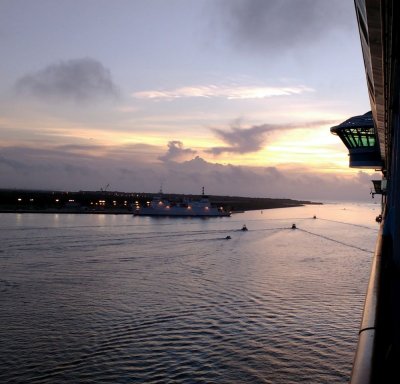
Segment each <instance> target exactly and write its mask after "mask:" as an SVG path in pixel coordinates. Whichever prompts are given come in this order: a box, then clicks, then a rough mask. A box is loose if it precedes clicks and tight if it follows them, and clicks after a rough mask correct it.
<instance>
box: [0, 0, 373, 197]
mask: <svg viewBox="0 0 400 384" xmlns="http://www.w3.org/2000/svg"><path fill="white" fill-rule="evenodd" d="M166 3H167V2H163V1H161V0H150V1H146V2H143V1H139V0H137V1H128V0H121V1H120V2H119V3H118V7H115V4H114V3H112V2H110V1H107V0H100V1H99V2H97V3H96V7H95V8H92V7H91V6H90V3H89V2H82V3H70V2H68V1H63V0H60V1H58V2H52V1H48V0H38V1H36V2H34V3H31V2H24V1H11V0H6V1H3V2H2V3H1V5H0V20H1V24H0V25H2V29H1V32H0V40H1V43H2V44H0V52H1V57H2V60H3V63H2V68H3V69H2V74H1V75H0V105H1V109H0V111H1V112H0V129H1V132H2V141H1V144H0V170H1V175H2V176H1V177H2V186H3V187H4V188H40V189H70V190H79V189H90V188H96V186H98V185H105V184H110V185H111V188H112V189H113V190H121V191H135V190H148V191H149V192H151V191H156V190H157V189H158V188H159V185H160V183H161V181H162V182H163V183H164V185H165V188H166V189H169V190H170V191H171V192H180V193H194V192H196V191H197V190H198V189H199V188H200V186H202V185H204V184H206V188H207V190H208V191H209V193H211V194H236V195H239V194H242V195H246V196H260V197H264V196H265V197H292V198H310V199H311V198H314V199H331V198H332V195H334V192H333V189H334V188H333V185H334V184H335V182H336V184H337V185H339V187H340V189H341V193H343V196H342V197H340V196H338V198H343V199H356V200H357V199H365V198H368V197H369V184H368V183H369V179H371V175H372V174H373V170H372V171H367V172H366V171H362V172H361V173H360V171H359V170H355V169H349V168H348V156H347V150H346V148H345V147H344V146H343V144H342V143H341V142H340V140H339V139H338V138H337V137H334V136H332V135H331V134H330V131H329V128H330V127H331V126H333V125H337V124H339V123H341V122H342V121H344V120H346V119H347V118H349V117H351V116H354V115H358V114H363V113H365V112H366V111H368V110H369V109H370V106H369V100H368V93H367V87H366V81H365V74H364V68H363V62H362V55H361V48H360V43H359V35H358V30H357V23H356V16H355V12H354V8H353V4H352V3H351V2H350V3H349V2H347V1H345V0H338V1H335V2H320V1H317V0H315V1H307V3H306V4H307V7H309V19H308V20H307V22H304V20H298V19H297V18H296V17H295V15H296V12H294V11H293V9H292V8H296V7H302V2H301V1H299V2H291V1H282V2H279V6H275V7H272V5H271V4H272V3H271V2H269V1H266V2H255V1H238V0H232V1H230V2H226V1H222V0H221V1H220V0H217V1H211V0H205V1H202V2H196V1H189V2H188V1H183V0H171V1H169V2H168V6H167V4H166ZM289 10H290V12H289ZM254 12H256V13H257V14H258V15H259V16H260V17H259V18H257V22H259V23H261V24H254V23H255V21H254V20H250V19H248V18H249V17H251V16H250V15H252V14H254ZM317 13H318V14H320V15H326V20H325V19H324V20H323V22H322V23H321V20H315V19H314V18H313V16H312V15H314V14H317ZM305 14H307V15H308V13H307V12H306V13H305ZM307 17H308V16H307ZM250 25H251V26H252V27H250ZM288 25H290V26H291V29H290V30H291V31H293V30H296V29H297V30H298V33H297V34H296V35H293V34H292V32H290V31H289V29H288V28H285V26H288ZM72 26H73V27H72ZM232 26H235V28H233V27H232ZM78 37H79V38H78ZM15 47H18V50H17V49H15ZM22 52H23V54H22ZM99 170H103V171H102V172H100V171H99ZM301 175H304V176H305V177H307V178H308V180H310V181H309V183H310V184H314V187H312V188H309V189H308V190H307V188H306V187H305V186H304V185H303V184H298V182H299V178H300V177H301ZM296 186H298V187H296ZM272 195H273V196H272Z"/></svg>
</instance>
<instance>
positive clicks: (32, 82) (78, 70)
mask: <svg viewBox="0 0 400 384" xmlns="http://www.w3.org/2000/svg"><path fill="white" fill-rule="evenodd" d="M16 90H17V91H18V92H19V93H22V94H28V95H32V96H35V97H37V98H40V99H45V100H52V99H56V100H72V101H75V102H89V101H93V100H99V99H104V98H116V97H117V96H118V89H117V87H116V85H115V84H114V83H113V80H112V77H111V73H110V71H109V70H108V69H107V68H105V67H104V66H103V64H101V63H100V62H99V61H97V60H94V59H91V58H83V59H75V60H67V61H61V62H59V63H56V64H51V65H49V66H47V67H46V68H44V69H42V70H40V71H37V72H35V73H30V74H27V75H25V76H23V77H21V78H20V79H19V80H18V81H17V82H16Z"/></svg>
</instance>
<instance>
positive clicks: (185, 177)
mask: <svg viewBox="0 0 400 384" xmlns="http://www.w3.org/2000/svg"><path fill="white" fill-rule="evenodd" d="M178 147H179V146H178ZM70 151H72V152H70ZM81 152H82V153H81ZM71 153H72V154H73V155H71ZM155 159H156V157H153V162H152V163H149V162H143V161H142V159H141V157H140V156H137V155H136V154H135V153H133V154H132V153H131V152H129V151H126V149H125V148H124V147H122V148H121V151H118V148H114V149H113V151H112V152H110V153H105V154H104V155H102V156H99V155H96V156H95V155H91V154H88V153H83V151H76V148H70V149H69V150H67V149H66V148H64V150H60V149H56V148H54V149H38V148H35V149H33V148H27V147H8V148H2V149H1V148H0V174H1V175H2V187H3V188H27V189H56V190H72V191H73V190H99V189H100V187H101V186H104V185H107V184H110V188H111V190H117V191H118V190H119V191H125V192H157V191H158V189H159V187H160V183H161V182H163V187H164V191H165V192H171V193H173V192H175V193H200V192H201V187H202V186H205V187H206V190H207V193H209V194H212V195H231V196H232V195H236V196H252V197H272V198H274V197H275V198H294V199H305V200H332V201H337V200H365V201H370V195H369V192H370V188H371V186H372V183H371V181H370V180H371V178H380V177H379V175H374V176H375V177H372V176H370V175H368V174H367V173H365V172H358V173H355V174H353V175H350V176H344V175H332V174H329V175H324V174H320V173H317V172H315V170H314V171H312V172H311V171H309V170H307V169H305V168H296V169H294V170H291V169H287V168H286V169H285V170H284V171H281V170H279V169H278V168H275V167H245V166H234V165H229V164H228V165H222V164H218V163H211V162H208V161H205V160H204V159H202V158H201V157H199V156H197V157H195V158H193V159H191V160H188V161H183V162H176V161H165V162H156V161H154V160H155Z"/></svg>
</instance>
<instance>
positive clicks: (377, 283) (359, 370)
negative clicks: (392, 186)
mask: <svg viewBox="0 0 400 384" xmlns="http://www.w3.org/2000/svg"><path fill="white" fill-rule="evenodd" d="M382 231H383V222H382V223H381V227H380V230H379V233H378V239H377V242H376V246H375V254H374V257H373V260H372V266H371V275H370V278H369V283H368V289H367V294H366V297H365V303H364V311H363V315H362V320H361V326H360V331H359V338H358V344H357V350H356V355H355V358H354V363H353V370H352V373H351V380H350V383H351V384H371V383H372V380H373V367H374V351H375V348H376V342H377V341H376V328H377V318H378V304H379V297H380V290H381V286H382V285H381V275H382V248H383V241H384V239H383V234H382Z"/></svg>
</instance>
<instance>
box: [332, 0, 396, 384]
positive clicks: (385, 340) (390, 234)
mask: <svg viewBox="0 0 400 384" xmlns="http://www.w3.org/2000/svg"><path fill="white" fill-rule="evenodd" d="M354 4H355V11H356V12H355V14H356V16H357V22H358V27H359V28H358V29H359V34H360V42H361V48H362V53H363V58H364V67H365V75H366V85H367V88H368V93H369V99H370V105H371V111H370V112H367V113H365V114H363V115H357V116H354V117H352V118H350V119H348V120H346V121H344V122H343V123H341V124H339V125H337V126H335V127H332V128H331V132H332V133H333V134H335V135H337V136H338V137H339V138H340V139H341V140H342V141H343V143H344V144H345V146H346V147H347V148H348V150H349V166H350V167H353V168H364V169H366V168H367V169H374V170H376V171H379V172H381V174H382V179H381V180H371V181H372V182H373V185H374V191H373V192H372V191H371V194H372V197H374V195H375V194H378V195H381V213H380V214H379V215H378V216H377V218H376V221H377V222H378V223H379V226H380V228H379V232H378V237H377V240H376V247H375V252H374V256H373V258H372V262H371V273H370V278H369V283H368V287H366V296H365V302H364V311H363V314H362V318H361V322H360V329H359V332H358V344H357V348H356V351H355V355H354V361H353V368H352V372H351V377H350V383H351V384H375V383H376V384H381V383H400V377H399V376H400V375H399V362H400V309H399V308H400V306H399V302H400V236H399V234H400V204H399V201H400V200H399V191H400V108H399V105H400V101H399V94H400V60H399V56H400V22H399V19H400V2H398V1H395V0H355V2H354Z"/></svg>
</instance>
